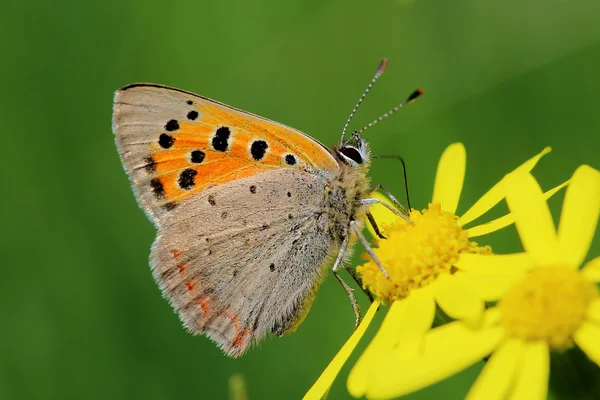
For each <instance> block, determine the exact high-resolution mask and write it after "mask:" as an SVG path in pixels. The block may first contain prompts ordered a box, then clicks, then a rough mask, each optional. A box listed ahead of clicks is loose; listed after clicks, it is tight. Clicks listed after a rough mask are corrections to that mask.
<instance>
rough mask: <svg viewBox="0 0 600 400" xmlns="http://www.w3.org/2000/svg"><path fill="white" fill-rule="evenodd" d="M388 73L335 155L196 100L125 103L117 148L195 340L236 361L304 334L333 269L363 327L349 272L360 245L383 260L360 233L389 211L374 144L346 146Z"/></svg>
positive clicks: (122, 93)
mask: <svg viewBox="0 0 600 400" xmlns="http://www.w3.org/2000/svg"><path fill="white" fill-rule="evenodd" d="M385 64H386V62H385V60H384V61H383V62H382V63H381V64H380V66H379V68H378V70H377V73H376V75H375V77H374V78H373V79H372V80H371V83H370V84H369V86H368V88H367V90H366V91H365V92H364V93H363V95H362V96H361V98H360V100H359V102H358V104H357V105H356V106H355V108H354V110H353V112H352V114H351V115H350V118H349V119H348V121H347V123H346V126H345V127H344V132H343V134H342V139H341V141H340V143H339V144H338V145H337V146H334V147H333V148H332V149H331V150H330V149H328V148H327V147H326V146H324V145H323V144H321V143H320V142H318V141H316V140H315V139H313V138H311V137H310V136H308V135H306V134H304V133H302V132H300V131H298V130H296V129H293V128H290V127H288V126H285V125H282V124H279V123H277V122H273V121H270V120H268V119H265V118H262V117H259V116H257V115H253V114H250V113H248V112H245V111H242V110H239V109H236V108H233V107H229V106H227V105H225V104H222V103H219V102H217V101H214V100H210V99H208V98H206V97H202V96H199V95H196V94H193V93H190V92H186V91H183V90H179V89H175V88H171V87H167V86H161V85H156V84H131V85H129V86H125V87H123V88H122V89H119V90H118V91H117V92H116V94H115V98H114V108H113V132H114V134H115V137H116V139H115V141H116V145H117V149H118V152H119V155H120V157H121V161H122V163H123V166H124V168H125V170H126V172H127V174H128V175H129V178H130V181H131V185H132V187H133V191H134V194H135V197H136V199H137V201H138V203H139V205H140V207H141V208H142V209H143V210H144V211H145V213H146V215H147V216H148V218H149V219H150V221H152V222H153V223H154V225H155V226H156V228H157V229H158V233H157V236H156V239H155V241H154V243H153V245H152V248H151V255H150V264H151V268H152V273H153V276H154V279H155V281H156V282H157V284H158V286H159V287H160V289H161V291H162V293H163V295H164V296H165V297H166V298H167V299H168V301H169V302H170V304H171V305H172V307H173V308H174V309H175V311H176V312H177V314H178V315H179V317H180V318H181V320H182V322H183V324H184V326H185V327H186V328H187V329H188V330H189V331H190V332H192V333H194V334H204V335H206V336H208V337H209V338H211V339H212V340H213V341H215V342H216V343H217V344H218V345H219V346H220V347H221V349H222V350H223V351H224V352H225V353H226V354H227V355H229V356H232V357H237V356H240V355H241V354H243V353H244V352H245V351H246V350H247V349H248V348H249V346H250V345H251V344H252V343H256V342H259V341H260V340H261V339H262V338H263V337H265V336H266V335H267V334H268V333H269V332H271V333H274V334H276V335H285V334H288V333H291V332H293V331H294V330H295V329H296V328H297V327H298V325H299V324H300V323H301V322H302V321H303V320H304V318H305V316H306V314H307V312H308V310H309V309H310V306H311V304H312V302H313V299H314V297H315V292H316V290H317V288H318V286H319V284H320V282H321V281H322V279H323V277H324V274H325V271H326V269H327V268H328V267H329V266H333V267H332V269H333V273H334V275H335V276H336V278H337V279H338V280H339V281H340V283H341V284H342V286H343V287H344V289H345V290H346V292H347V293H348V295H349V297H350V300H351V303H352V306H353V310H354V312H355V316H356V321H357V323H358V321H359V320H360V312H359V310H358V305H357V303H356V299H355V298H354V295H353V293H352V289H351V288H350V287H349V286H348V285H347V284H346V283H345V282H344V281H343V280H342V279H341V277H340V276H339V274H338V271H339V269H340V266H343V265H344V261H345V259H346V258H347V257H348V256H349V254H350V253H351V248H352V246H353V244H354V242H355V241H356V240H357V239H358V240H360V241H361V242H363V244H364V245H365V247H366V249H367V251H369V252H370V254H371V256H372V257H375V258H376V256H375V255H374V254H373V253H372V251H370V247H369V245H368V242H367V241H366V239H365V238H364V236H363V235H362V233H361V230H362V228H363V226H364V221H365V218H367V219H368V220H369V221H370V222H371V223H374V221H373V219H372V217H371V216H370V214H369V212H368V207H369V206H370V205H371V204H375V203H379V202H380V201H379V200H377V199H374V198H371V197H370V195H371V193H372V192H373V190H374V187H372V186H371V185H370V180H369V178H368V177H367V172H368V170H369V166H370V150H369V145H368V143H367V142H366V141H365V140H363V139H362V137H361V135H360V133H361V132H360V131H354V132H353V133H352V135H351V137H350V138H349V139H344V137H345V132H346V130H347V128H348V124H349V122H350V120H351V118H352V115H353V114H354V112H355V111H356V109H357V108H358V106H359V104H360V103H361V102H362V100H363V99H364V97H365V95H366V94H367V93H368V91H369V89H370V88H371V86H372V85H373V83H374V82H375V81H376V80H377V78H378V77H379V76H380V75H381V73H382V72H383V70H384V67H385ZM420 94H421V91H420V90H417V91H415V92H414V93H413V94H412V95H411V96H410V97H409V98H408V99H407V100H406V101H405V102H403V103H401V104H400V105H399V106H397V107H396V108H394V109H393V110H391V112H389V113H386V115H384V116H382V117H381V118H380V119H382V118H384V117H385V116H387V115H388V114H391V113H392V112H394V111H396V110H397V109H399V108H400V107H402V106H403V105H405V104H407V103H408V102H410V101H412V100H414V99H415V98H416V97H418V95H420ZM380 119H379V120H380ZM376 122H378V120H376V121H374V123H376ZM372 124H373V123H372ZM372 124H370V125H372ZM392 198H393V196H392ZM394 201H395V202H396V203H397V201H396V200H395V199H394ZM381 204H382V205H383V206H385V207H388V208H390V210H391V211H392V212H395V213H398V211H397V210H396V209H394V208H392V207H390V206H388V205H387V204H386V203H383V202H381ZM375 226H376V225H375ZM381 268H382V271H383V272H384V273H385V269H384V268H383V267H381ZM352 276H353V277H354V278H355V279H358V278H357V277H356V275H355V274H352Z"/></svg>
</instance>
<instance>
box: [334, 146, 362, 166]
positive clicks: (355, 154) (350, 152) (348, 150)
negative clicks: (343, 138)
mask: <svg viewBox="0 0 600 400" xmlns="http://www.w3.org/2000/svg"><path fill="white" fill-rule="evenodd" d="M340 153H342V154H343V155H344V156H346V157H347V158H349V159H350V160H352V161H354V162H355V163H357V164H362V163H363V158H362V155H361V154H360V151H358V150H357V149H356V148H355V147H352V146H344V147H342V148H341V149H340Z"/></svg>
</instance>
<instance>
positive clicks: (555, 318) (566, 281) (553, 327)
mask: <svg viewBox="0 0 600 400" xmlns="http://www.w3.org/2000/svg"><path fill="white" fill-rule="evenodd" d="M597 296H598V289H597V288H596V286H595V285H594V284H593V283H592V282H590V281H588V280H586V279H585V278H584V277H583V276H582V275H581V273H579V271H578V270H575V269H572V268H568V267H548V268H536V269H534V270H532V271H531V272H530V273H529V274H527V276H526V277H525V278H524V279H523V280H522V281H521V282H519V283H518V284H516V285H515V286H514V287H513V288H512V289H511V290H510V291H509V292H508V293H507V294H506V295H505V296H504V298H503V299H502V300H501V302H500V305H499V307H500V311H501V313H502V325H503V326H504V329H505V330H506V333H507V335H508V336H510V337H516V338H520V339H524V340H545V341H547V342H548V344H549V345H550V346H551V347H553V348H556V349H564V348H566V347H568V346H569V344H570V342H571V337H572V336H573V334H574V333H575V332H576V331H577V329H578V328H579V326H580V325H581V323H582V322H583V320H584V318H585V315H586V312H587V310H588V307H589V305H590V303H591V302H592V300H594V299H595V298H596V297H597Z"/></svg>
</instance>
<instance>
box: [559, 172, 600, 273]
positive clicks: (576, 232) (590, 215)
mask: <svg viewBox="0 0 600 400" xmlns="http://www.w3.org/2000/svg"><path fill="white" fill-rule="evenodd" d="M599 215H600V171H597V170H595V169H594V168H592V167H589V166H587V165H582V166H580V167H579V168H577V170H576V171H575V173H574V174H573V179H572V180H571V185H570V186H569V188H568V189H567V193H566V194H565V201H564V204H563V209H562V213H561V216H560V224H559V225H558V252H559V254H560V257H561V259H562V261H563V262H564V263H565V264H566V265H569V266H572V267H573V268H579V266H580V265H581V263H582V262H583V260H584V259H585V256H586V255H587V252H588V250H589V248H590V245H591V244H592V239H593V238H594V233H595V232H596V225H597V224H598V216H599Z"/></svg>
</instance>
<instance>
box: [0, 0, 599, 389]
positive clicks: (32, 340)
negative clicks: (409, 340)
mask: <svg viewBox="0 0 600 400" xmlns="http://www.w3.org/2000/svg"><path fill="white" fill-rule="evenodd" d="M599 15H600V3H599V2H598V1H597V0H579V1H569V0H507V1H502V2H492V1H480V0H456V1H444V0H438V1H415V2H406V1H397V0H380V1H377V2H373V1H364V0H363V1H357V0H330V1H317V0H308V1H299V0H292V1H290V0H288V1H275V0H259V1H251V2H248V1H241V0H222V1H217V0H211V1H170V2H163V1H116V0H106V1H102V2H97V1H87V2H84V1H74V0H72V1H64V0H63V1H58V2H48V1H40V0H32V1H30V2H19V1H16V0H5V1H3V3H2V6H0V44H1V48H2V61H1V62H0V72H1V73H0V83H1V86H0V87H1V88H2V92H1V94H0V102H1V103H0V121H1V128H0V131H1V132H2V144H3V152H2V154H3V156H2V157H4V158H3V159H2V165H3V166H4V167H3V168H2V169H0V171H1V172H0V174H1V178H2V181H3V182H4V185H5V186H4V189H3V193H4V195H2V196H1V198H2V207H1V210H2V216H1V218H2V219H1V226H2V229H1V231H0V235H1V236H0V246H1V249H2V278H1V281H0V285H1V286H0V310H1V311H0V318H1V329H0V398H1V399H29V398H36V399H41V398H44V399H70V398H86V399H88V398H89V399H136V398H144V399H148V400H150V399H205V398H206V399H212V398H218V399H220V398H226V397H227V396H228V380H229V378H230V377H231V376H232V375H233V374H236V373H239V374H241V375H242V376H244V377H245V379H246V382H247V388H248V396H249V398H250V399H288V398H290V399H293V398H299V397H300V396H301V395H302V394H303V393H304V392H305V391H306V390H307V389H308V388H309V387H310V386H311V385H312V383H313V382H314V380H315V379H316V378H317V377H318V376H319V374H320V372H321V370H322V369H323V368H324V367H325V366H326V365H327V363H328V362H329V360H330V359H331V357H332V356H333V355H334V354H335V353H336V351H337V350H338V349H339V347H340V346H341V345H342V344H343V343H344V341H345V339H346V338H347V337H348V336H349V335H350V333H351V331H352V327H353V324H354V318H353V316H352V312H351V310H350V306H349V304H348V300H347V298H346V295H345V293H344V292H343V290H341V289H340V287H339V286H338V284H337V282H335V279H333V278H332V277H331V276H330V277H329V278H328V279H327V280H326V282H325V283H324V285H323V287H322V288H321V290H320V291H319V294H318V296H317V298H316V301H315V304H314V306H313V309H312V311H311V313H310V314H309V316H308V318H307V319H306V321H305V322H304V324H303V325H302V326H301V327H300V329H298V331H297V332H296V333H295V334H293V335H291V336H289V337H285V338H281V339H272V340H267V341H266V342H265V343H263V344H262V345H261V346H259V348H256V349H254V350H252V351H251V352H250V353H249V354H247V355H246V356H244V357H243V358H241V359H236V360H232V359H228V358H226V357H225V356H224V355H223V354H221V352H220V351H219V350H218V349H217V348H216V347H215V346H214V345H213V343H211V342H210V341H209V340H208V339H206V338H203V337H193V336H191V335H189V334H187V333H186V332H185V331H184V330H183V329H182V327H181V324H180V322H179V320H178V318H177V316H176V315H175V314H174V313H173V312H172V311H171V309H170V307H169V306H168V304H167V303H166V301H164V300H163V299H162V298H161V295H160V292H159V290H158V288H157V287H156V285H155V284H154V282H153V280H152V277H151V274H150V271H149V268H148V262H147V260H148V254H149V246H150V244H151V242H152V240H153V237H154V234H155V232H154V228H153V227H152V225H151V224H150V223H149V222H148V221H147V220H146V218H145V217H144V214H143V213H142V212H141V211H140V210H139V209H138V207H137V205H136V203H135V200H134V198H133V195H132V193H131V190H130V188H129V183H128V180H127V177H126V176H125V173H124V172H123V169H122V167H121V164H120V162H119V158H118V155H117V152H116V149H115V146H114V142H113V134H112V132H111V112H112V109H111V108H112V96H113V92H114V91H115V90H116V89H117V88H119V87H121V86H123V85H125V84H128V83H131V82H137V81H148V82H156V83H162V84H166V85H171V86H176V87H180V88H184V89H187V90H190V91H194V92H197V93H199V94H202V95H205V96H208V97H211V98H214V99H217V100H220V101H222V102H225V103H227V104H231V105H233V106H236V107H239V108H242V109H245V110H248V111H250V112H253V113H256V114H259V115H262V116H265V117H268V118H271V119H274V120H276V121H280V122H283V123H286V124H288V125H291V126H294V127H296V128H298V129H301V130H303V131H305V132H307V133H309V134H310V135H312V136H314V137H316V138H317V139H319V140H320V141H322V142H323V143H327V144H334V143H336V141H337V140H338V137H339V134H340V132H341V128H342V126H343V124H344V122H345V120H346V118H347V116H348V113H349V112H350V110H351V108H352V106H353V105H354V103H355V102H356V100H357V99H358V96H359V95H360V93H361V91H362V90H363V89H364V88H365V86H366V84H367V83H368V81H369V79H370V78H371V76H372V74H373V73H374V70H375V68H376V67H377V64H378V62H379V61H380V59H381V58H383V57H388V58H389V65H388V69H387V71H386V73H385V74H384V76H383V77H382V78H381V80H380V81H379V82H378V84H377V86H376V87H375V89H374V90H373V92H372V93H371V95H370V96H369V98H368V99H367V100H366V101H365V103H364V105H363V106H362V107H361V110H360V112H359V113H358V115H357V116H356V118H355V120H354V125H353V127H361V126H363V125H364V124H366V123H368V122H369V121H370V120H371V119H373V118H375V117H377V116H378V115H379V114H381V113H383V112H384V111H386V110H387V109H388V108H390V107H391V106H393V105H394V104H396V103H398V102H400V101H401V100H402V99H403V98H404V97H405V96H406V95H407V94H408V93H409V92H410V91H412V90H413V89H415V88H416V87H423V88H424V89H425V95H424V96H423V97H422V98H421V99H419V101H418V102H416V103H415V104H412V105H411V106H410V107H408V108H407V109H406V110H402V111H401V112H400V113H398V115H395V116H394V117H393V118H390V119H389V120H386V121H385V122H384V123H382V124H380V125H379V126H377V127H375V128H373V129H372V130H370V131H369V132H368V133H367V135H366V137H367V138H368V139H369V140H370V141H371V144H372V148H373V151H374V153H396V154H401V155H403V156H404V157H405V158H406V161H407V163H408V172H409V179H410V187H411V199H412V202H413V204H414V205H416V206H417V207H418V208H421V207H425V206H426V203H427V201H428V199H429V198H430V196H431V191H432V184H433V178H434V174H435V170H436V166H437V160H438V158H439V156H440V154H441V152H442V151H443V149H444V148H445V147H446V146H447V145H448V144H450V143H452V142H455V141H461V142H463V143H464V144H465V146H466V148H467V153H468V167H467V175H466V182H465V188H464V195H463V198H462V199H461V202H460V205H459V212H464V211H465V210H466V209H467V207H468V206H469V205H470V204H472V203H473V202H474V201H475V200H476V199H477V198H478V196H480V195H481V194H482V193H483V192H484V191H485V190H487V189H488V188H489V187H491V185H492V184H493V183H495V182H496V181H497V180H498V179H499V178H501V177H502V175H503V174H504V173H506V172H508V171H509V170H510V169H512V168H513V167H515V166H517V165H518V164H519V163H521V162H522V161H524V160H525V159H527V158H529V157H530V156H532V155H533V154H534V153H537V152H538V151H539V150H541V149H542V148H543V147H544V146H547V145H550V146H552V147H553V149H554V150H553V152H552V153H551V154H550V155H548V156H546V157H545V158H544V159H543V160H542V162H541V163H540V164H539V166H538V167H536V169H535V174H536V176H537V177H538V178H539V180H540V182H541V184H542V186H543V187H544V188H550V187H551V186H554V185H555V184H558V183H559V182H562V181H563V180H565V179H567V178H568V177H570V175H571V174H572V172H573V171H574V169H575V168H576V166H577V165H579V164H581V163H588V164H591V165H592V166H593V167H595V168H600V161H599V158H598V150H599V149H600V112H599V111H598V110H599V109H600V96H599V95H598V93H600V74H599V73H598V71H599V70H600V24H598V16H599ZM372 177H373V180H374V181H375V182H381V183H384V184H385V185H386V186H388V187H390V188H391V189H392V191H393V192H395V193H396V194H397V195H398V196H400V197H402V195H403V191H402V180H401V178H400V168H399V165H396V164H395V163H394V162H393V161H387V160H381V161H375V162H374V165H373V168H372ZM561 198H562V196H557V197H556V198H554V199H552V200H551V205H552V208H553V211H554V212H555V215H556V216H558V211H559V209H560V203H561ZM503 207H504V206H503V205H501V206H499V207H498V210H494V213H493V215H499V213H500V212H502V208H503ZM485 240H486V241H487V242H488V243H491V244H492V245H493V246H494V249H495V250H496V251H497V252H509V251H517V250H519V249H520V247H519V246H520V245H519V241H518V239H517V235H516V233H515V230H514V228H513V227H511V228H508V229H505V230H503V231H501V232H499V233H497V234H494V235H492V236H489V237H486V238H485ZM357 253H360V250H359V251H357ZM599 254H600V240H599V239H598V237H597V238H596V239H595V241H594V243H593V245H592V249H591V252H590V257H591V256H597V255H599ZM355 260H356V262H359V258H358V256H357V257H356V259H355ZM360 300H361V302H362V304H363V306H364V307H363V309H366V306H367V302H366V299H365V298H364V297H361V299H360ZM379 314H380V315H379V316H378V318H379V319H381V318H382V316H383V312H380V313H379ZM373 328H374V327H372V329H370V330H369V332H368V334H369V335H372V334H373V333H374V331H375V329H373ZM365 343H366V340H365V341H363V344H362V346H363V347H364V344H365ZM357 355H358V352H357V353H356V354H355V355H354V356H353V359H356V357H357ZM480 368H481V366H480V365H477V366H474V367H472V368H470V369H468V370H467V371H465V372H463V373H461V374H458V375H457V376H455V377H453V378H451V379H448V380H446V381H444V382H442V383H440V384H438V385H435V386H434V387H431V388H427V389H425V390H423V391H421V392H418V393H415V394H413V395H411V396H409V397H407V398H409V399H426V398H441V397H444V398H446V399H460V398H463V396H464V394H465V393H466V391H467V390H468V388H469V386H470V384H471V383H472V382H473V379H474V377H475V376H476V374H477V373H478V371H479V369H480ZM348 369H349V368H348V366H347V367H346V368H345V369H344V370H343V371H342V374H341V375H340V378H339V379H338V380H337V381H336V383H335V385H334V387H333V388H332V390H331V393H330V397H329V398H331V399H341V398H348V397H349V395H348V394H347V392H346V390H345V377H346V376H347V372H348ZM398 373H399V374H400V373H402V371H398Z"/></svg>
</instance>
